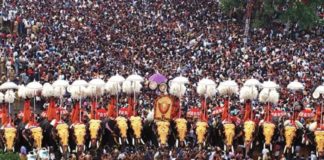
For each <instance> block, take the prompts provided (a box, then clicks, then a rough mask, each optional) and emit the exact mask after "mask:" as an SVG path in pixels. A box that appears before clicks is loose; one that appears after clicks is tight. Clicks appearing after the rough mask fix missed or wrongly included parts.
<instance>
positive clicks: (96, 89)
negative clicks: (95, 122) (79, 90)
mask: <svg viewBox="0 0 324 160" xmlns="http://www.w3.org/2000/svg"><path fill="white" fill-rule="evenodd" d="M105 85H106V83H105V81H103V80H102V79H100V78H95V79H92V80H91V81H90V82H89V86H88V91H89V95H90V96H95V101H93V102H92V105H91V118H92V119H94V118H96V117H97V116H96V115H97V112H96V111H97V103H98V96H101V95H103V94H104V91H105V89H104V87H105Z"/></svg>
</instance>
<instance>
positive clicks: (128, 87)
mask: <svg viewBox="0 0 324 160" xmlns="http://www.w3.org/2000/svg"><path fill="white" fill-rule="evenodd" d="M122 88H123V92H124V93H126V94H132V93H133V89H132V88H133V87H132V82H131V81H128V80H126V81H124V82H123V86H122Z"/></svg>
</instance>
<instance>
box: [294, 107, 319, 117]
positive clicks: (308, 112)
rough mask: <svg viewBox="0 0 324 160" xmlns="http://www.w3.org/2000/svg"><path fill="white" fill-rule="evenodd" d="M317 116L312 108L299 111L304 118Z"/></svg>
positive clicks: (299, 115)
mask: <svg viewBox="0 0 324 160" xmlns="http://www.w3.org/2000/svg"><path fill="white" fill-rule="evenodd" d="M314 116H315V113H314V112H313V111H312V109H311V108H306V109H304V110H302V111H300V112H299V114H298V117H302V118H313V117H314Z"/></svg>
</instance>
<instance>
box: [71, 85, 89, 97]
mask: <svg viewBox="0 0 324 160" xmlns="http://www.w3.org/2000/svg"><path fill="white" fill-rule="evenodd" d="M67 90H68V92H70V93H71V98H72V99H80V98H84V97H86V96H87V89H86V87H84V86H69V87H68V89H67Z"/></svg>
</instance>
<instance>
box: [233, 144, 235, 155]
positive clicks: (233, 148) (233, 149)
mask: <svg viewBox="0 0 324 160" xmlns="http://www.w3.org/2000/svg"><path fill="white" fill-rule="evenodd" d="M232 151H233V154H235V151H234V146H233V145H232Z"/></svg>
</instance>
